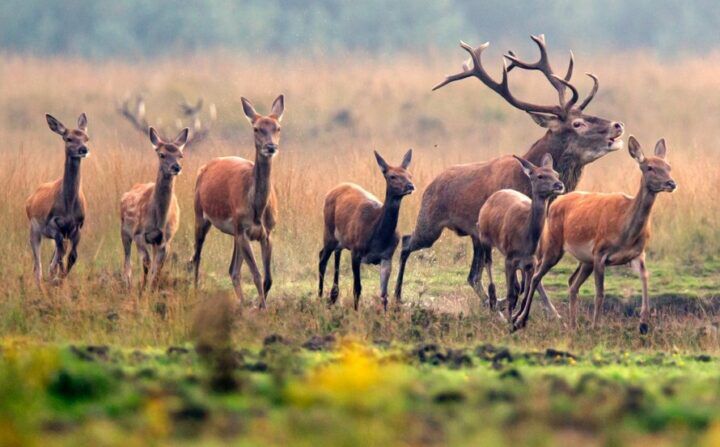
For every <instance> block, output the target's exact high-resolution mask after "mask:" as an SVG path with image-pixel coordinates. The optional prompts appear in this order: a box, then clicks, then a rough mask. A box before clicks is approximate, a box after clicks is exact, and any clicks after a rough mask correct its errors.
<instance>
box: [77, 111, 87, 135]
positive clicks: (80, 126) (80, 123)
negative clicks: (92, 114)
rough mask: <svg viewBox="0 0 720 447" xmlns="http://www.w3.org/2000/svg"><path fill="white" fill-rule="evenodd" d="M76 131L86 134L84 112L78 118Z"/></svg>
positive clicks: (85, 116)
mask: <svg viewBox="0 0 720 447" xmlns="http://www.w3.org/2000/svg"><path fill="white" fill-rule="evenodd" d="M78 129H80V130H82V131H83V132H87V115H85V112H83V113H81V114H80V116H79V117H78Z"/></svg>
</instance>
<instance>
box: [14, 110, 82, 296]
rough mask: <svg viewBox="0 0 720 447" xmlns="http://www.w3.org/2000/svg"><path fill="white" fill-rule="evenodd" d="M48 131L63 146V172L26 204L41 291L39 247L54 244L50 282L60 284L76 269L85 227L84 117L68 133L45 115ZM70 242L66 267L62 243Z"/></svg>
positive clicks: (38, 190)
mask: <svg viewBox="0 0 720 447" xmlns="http://www.w3.org/2000/svg"><path fill="white" fill-rule="evenodd" d="M45 118H46V119H47V123H48V126H50V130H52V131H53V132H55V133H56V134H58V135H60V136H61V137H62V139H63V141H64V142H65V172H64V173H63V176H62V177H61V178H59V179H57V180H55V181H54V182H49V183H43V184H42V185H40V186H39V187H38V189H37V190H35V192H34V193H33V194H32V195H31V196H30V197H28V199H27V201H26V202H25V212H26V213H27V217H28V219H29V220H30V247H31V248H32V254H33V262H34V264H33V273H34V276H35V281H36V282H37V285H38V287H40V288H41V289H42V264H41V261H40V255H41V253H40V244H41V242H42V238H43V237H46V238H48V239H52V240H53V241H54V242H55V253H54V254H53V257H52V261H51V263H50V276H51V279H58V280H62V279H63V278H65V277H66V276H67V275H68V274H69V273H70V270H71V269H72V268H73V265H75V261H76V260H77V247H78V244H79V243H80V230H81V229H82V227H83V224H84V223H85V203H86V202H85V195H84V194H83V191H82V181H81V176H80V162H81V160H82V159H83V158H85V157H87V156H88V155H89V154H90V150H89V149H88V147H87V142H88V140H89V139H88V135H87V116H86V115H85V114H84V113H83V114H81V115H80V117H79V118H78V122H77V129H72V130H71V129H68V128H67V127H65V126H63V124H62V123H61V122H60V121H58V120H57V119H56V118H55V117H53V116H52V115H45ZM66 240H70V253H69V255H68V257H67V264H65V260H64V258H65V241H66Z"/></svg>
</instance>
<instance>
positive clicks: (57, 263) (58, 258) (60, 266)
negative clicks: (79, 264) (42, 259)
mask: <svg viewBox="0 0 720 447" xmlns="http://www.w3.org/2000/svg"><path fill="white" fill-rule="evenodd" d="M53 241H55V252H54V253H53V257H52V261H51V262H50V279H52V280H54V281H60V280H62V278H63V276H64V271H65V266H64V258H65V238H63V236H62V234H60V232H59V231H58V232H56V233H55V234H53Z"/></svg>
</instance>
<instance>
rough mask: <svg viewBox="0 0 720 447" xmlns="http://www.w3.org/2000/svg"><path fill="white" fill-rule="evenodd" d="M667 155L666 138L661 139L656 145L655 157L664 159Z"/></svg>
mask: <svg viewBox="0 0 720 447" xmlns="http://www.w3.org/2000/svg"><path fill="white" fill-rule="evenodd" d="M666 154H667V145H666V144H665V138H660V140H659V141H658V142H657V144H656V145H655V156H656V157H660V158H662V159H664V158H665V155H666Z"/></svg>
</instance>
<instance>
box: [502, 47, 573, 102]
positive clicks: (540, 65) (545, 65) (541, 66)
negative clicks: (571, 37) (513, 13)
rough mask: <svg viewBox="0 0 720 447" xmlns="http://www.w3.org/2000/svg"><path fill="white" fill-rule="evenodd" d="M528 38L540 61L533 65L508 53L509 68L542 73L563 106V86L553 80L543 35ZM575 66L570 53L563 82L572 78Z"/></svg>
mask: <svg viewBox="0 0 720 447" xmlns="http://www.w3.org/2000/svg"><path fill="white" fill-rule="evenodd" d="M530 38H531V39H532V40H533V41H534V42H535V43H536V44H537V46H538V49H539V50H540V59H538V61H537V62H535V63H529V62H524V61H522V60H520V59H518V57H517V56H516V55H515V52H513V51H512V50H511V51H508V54H506V55H505V58H507V59H508V60H510V68H509V69H512V68H515V67H519V68H522V69H525V70H538V71H540V72H542V74H544V75H545V77H546V78H547V80H548V81H550V84H552V86H553V87H555V90H557V92H558V97H559V99H560V104H561V105H564V104H565V84H563V83H561V82H559V81H558V80H557V79H555V76H556V74H555V72H554V71H553V69H552V66H551V65H550V58H549V57H548V53H547V47H546V44H545V35H544V34H540V35H538V36H530ZM574 65H575V61H574V57H573V54H572V51H571V52H570V63H569V64H568V69H567V73H566V74H565V77H564V78H563V79H564V80H565V81H568V82H569V81H570V78H572V73H573V68H574Z"/></svg>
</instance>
